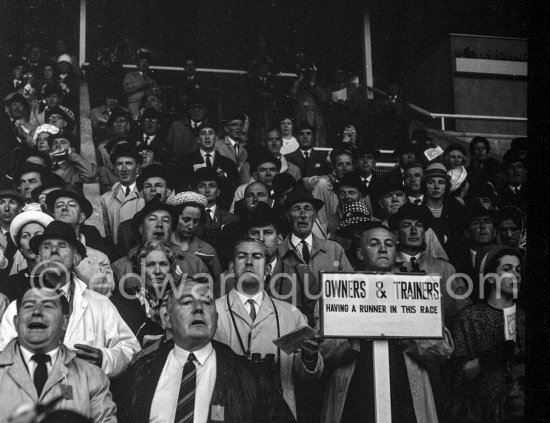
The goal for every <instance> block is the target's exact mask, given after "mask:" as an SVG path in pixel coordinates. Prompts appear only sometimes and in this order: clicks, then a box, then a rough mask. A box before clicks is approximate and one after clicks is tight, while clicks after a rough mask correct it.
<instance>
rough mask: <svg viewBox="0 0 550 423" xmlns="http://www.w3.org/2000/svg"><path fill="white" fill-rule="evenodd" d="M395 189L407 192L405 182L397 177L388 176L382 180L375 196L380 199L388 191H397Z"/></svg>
mask: <svg viewBox="0 0 550 423" xmlns="http://www.w3.org/2000/svg"><path fill="white" fill-rule="evenodd" d="M395 191H403V192H405V188H404V187H403V184H402V183H401V182H400V181H399V180H398V179H397V178H393V177H391V176H386V177H385V178H384V179H382V180H381V181H380V185H379V186H378V189H377V190H376V192H375V198H376V199H379V198H381V197H383V196H384V195H386V194H387V193H389V192H395Z"/></svg>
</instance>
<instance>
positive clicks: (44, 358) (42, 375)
mask: <svg viewBox="0 0 550 423" xmlns="http://www.w3.org/2000/svg"><path fill="white" fill-rule="evenodd" d="M50 359H51V357H50V356H49V355H48V354H35V355H33V356H32V357H31V360H32V361H34V362H36V370H35V371H34V377H33V382H34V387H35V388H36V392H37V393H38V396H40V395H41V394H42V389H43V388H44V385H45V384H46V381H47V380H48V366H47V365H46V363H47V362H49V361H50Z"/></svg>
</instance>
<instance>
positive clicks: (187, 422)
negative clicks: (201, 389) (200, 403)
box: [174, 353, 197, 423]
mask: <svg viewBox="0 0 550 423" xmlns="http://www.w3.org/2000/svg"><path fill="white" fill-rule="evenodd" d="M194 360H195V354H193V353H191V354H189V357H188V358H187V362H186V363H185V366H183V371H182V373H181V384H180V392H179V395H178V406H177V408H176V418H175V419H174V423H193V415H194V413H195V387H196V384H197V369H196V367H195V363H194Z"/></svg>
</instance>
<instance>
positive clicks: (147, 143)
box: [144, 135, 151, 145]
mask: <svg viewBox="0 0 550 423" xmlns="http://www.w3.org/2000/svg"><path fill="white" fill-rule="evenodd" d="M144 141H145V145H149V141H151V137H150V136H149V135H145V140H144Z"/></svg>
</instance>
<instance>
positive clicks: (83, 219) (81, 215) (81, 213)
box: [78, 212, 86, 225]
mask: <svg viewBox="0 0 550 423" xmlns="http://www.w3.org/2000/svg"><path fill="white" fill-rule="evenodd" d="M85 221H86V213H84V212H80V218H79V219H78V223H79V224H80V225H82V224H83V223H84V222H85Z"/></svg>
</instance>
